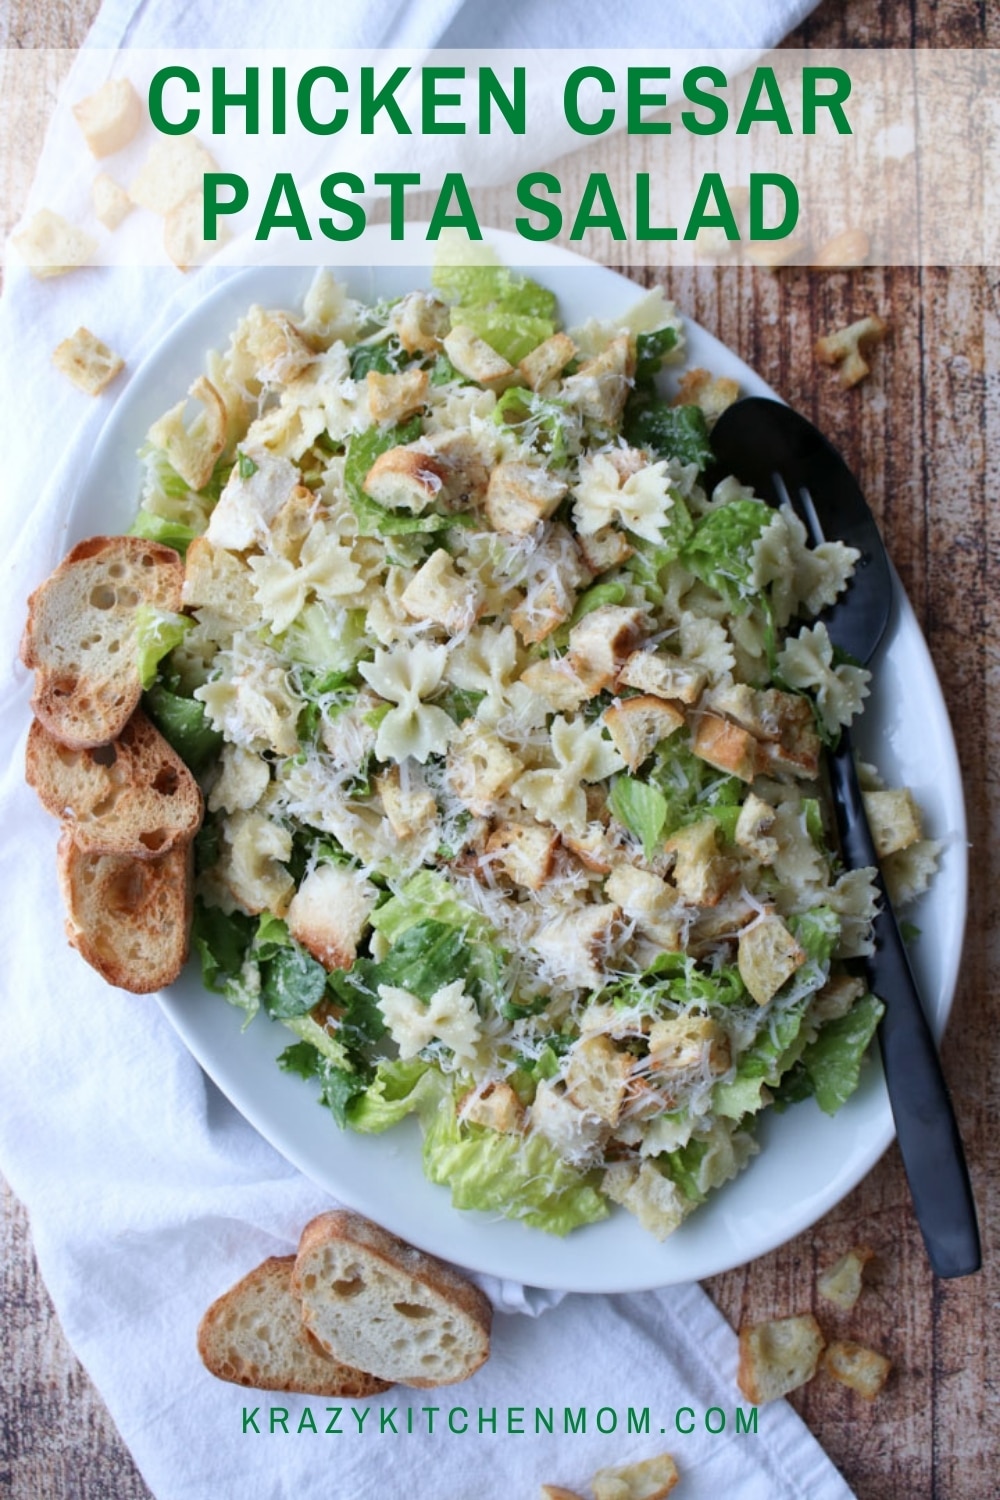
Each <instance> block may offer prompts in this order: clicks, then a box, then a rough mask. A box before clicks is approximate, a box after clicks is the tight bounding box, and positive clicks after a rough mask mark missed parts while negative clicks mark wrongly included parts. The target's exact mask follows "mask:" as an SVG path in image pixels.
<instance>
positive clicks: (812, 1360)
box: [736, 1313, 826, 1405]
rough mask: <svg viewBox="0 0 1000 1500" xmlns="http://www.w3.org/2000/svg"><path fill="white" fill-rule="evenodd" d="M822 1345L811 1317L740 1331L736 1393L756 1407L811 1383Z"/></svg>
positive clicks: (752, 1325) (822, 1342) (817, 1326)
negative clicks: (737, 1390)
mask: <svg viewBox="0 0 1000 1500" xmlns="http://www.w3.org/2000/svg"><path fill="white" fill-rule="evenodd" d="M825 1344H826V1340H825V1339H824V1337H823V1333H822V1330H821V1328H820V1326H819V1324H818V1323H817V1322H816V1319H815V1318H814V1317H813V1316H812V1314H811V1313H806V1314H804V1315H802V1316H799V1317H791V1318H772V1319H771V1320H770V1321H769V1322H766V1323H751V1324H749V1325H747V1326H745V1327H743V1328H741V1329H740V1365H739V1371H738V1374H737V1376H736V1379H737V1383H738V1385H739V1388H740V1390H741V1391H742V1392H743V1394H744V1396H746V1398H747V1400H748V1401H753V1402H755V1403H757V1404H758V1405H759V1404H760V1403H761V1402H764V1401H775V1400H777V1399H778V1397H779V1396H787V1395H788V1393H789V1391H794V1390H797V1389H798V1387H799V1386H800V1385H805V1384H807V1382H808V1381H810V1380H812V1378H813V1376H814V1375H815V1374H816V1370H817V1368H818V1366H819V1357H820V1355H821V1354H822V1352H823V1349H824V1346H825Z"/></svg>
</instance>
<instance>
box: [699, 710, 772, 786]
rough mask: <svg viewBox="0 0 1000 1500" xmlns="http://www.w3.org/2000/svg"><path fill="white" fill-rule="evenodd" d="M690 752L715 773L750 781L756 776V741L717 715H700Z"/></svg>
mask: <svg viewBox="0 0 1000 1500" xmlns="http://www.w3.org/2000/svg"><path fill="white" fill-rule="evenodd" d="M691 753H692V754H693V755H697V757H698V759H699V760H703V761H706V762H707V764H708V765H710V766H715V768H716V770H718V771H725V772H726V774H727V775H729V776H737V777H739V779H740V781H753V779H754V776H755V775H756V774H757V741H756V740H755V739H754V737H753V735H752V734H749V733H748V732H747V731H746V730H745V729H741V728H740V727H739V725H738V724H730V723H729V721H728V720H727V719H720V718H719V717H718V715H717V714H704V713H700V714H698V715H697V718H696V719H695V723H694V727H693V730H692V734H691Z"/></svg>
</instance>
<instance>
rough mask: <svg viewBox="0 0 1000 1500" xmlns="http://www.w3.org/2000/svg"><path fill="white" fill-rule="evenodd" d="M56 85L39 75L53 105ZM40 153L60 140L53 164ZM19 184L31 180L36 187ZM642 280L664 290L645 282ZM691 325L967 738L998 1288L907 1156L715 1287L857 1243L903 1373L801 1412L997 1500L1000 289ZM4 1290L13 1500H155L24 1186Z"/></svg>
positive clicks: (939, 41) (45, 28) (973, 1082)
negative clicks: (69, 1309) (901, 586)
mask: <svg viewBox="0 0 1000 1500" xmlns="http://www.w3.org/2000/svg"><path fill="white" fill-rule="evenodd" d="M96 8H97V7H96V4H95V0H60V3H53V4H49V5H47V6H44V7H43V8H39V7H38V6H37V5H36V4H35V3H32V0H5V5H4V7H3V11H2V13H0V40H2V41H3V42H4V43H5V45H7V46H20V47H47V48H54V47H66V48H72V47H75V46H77V45H79V43H80V41H81V40H82V38H83V37H84V35H85V34H86V30H87V27H88V25H89V23H90V20H91V19H92V16H93V14H94V13H95V12H96ZM789 45H797V46H895V47H910V46H921V47H925V46H952V47H955V46H961V47H988V46H991V45H992V46H993V47H997V46H1000V9H998V8H997V7H995V6H989V5H987V4H983V3H980V4H972V3H960V0H903V3H899V4H892V3H891V0H826V3H824V4H822V5H821V6H820V7H819V10H818V11H817V12H816V13H815V15H814V16H813V17H812V18H811V19H810V20H809V21H807V22H806V23H805V24H804V25H803V26H802V27H801V28H800V29H799V30H798V31H797V32H796V33H795V34H794V35H793V37H791V38H790V39H789ZM59 70H60V69H59V65H58V64H57V63H54V64H53V65H52V66H51V67H49V69H48V70H47V71H46V70H44V69H43V70H40V75H39V76H40V80H41V81H40V83H39V87H40V88H44V89H45V90H46V92H48V93H51V90H52V88H53V87H54V85H55V83H56V82H57V81H58V76H57V75H58V72H59ZM34 144H35V146H36V148H37V145H38V144H40V142H35V143H34ZM31 146H32V142H31V141H25V142H19V144H18V150H17V152H16V155H17V158H18V163H17V172H15V173H14V174H13V175H12V171H11V168H10V164H9V161H8V163H7V165H6V168H5V171H6V176H4V177H0V205H2V206H3V212H4V219H5V222H4V224H3V225H2V226H0V227H2V228H3V229H4V231H5V230H6V228H7V227H9V223H10V222H11V220H12V219H13V218H16V216H17V212H18V197H17V195H18V192H20V191H23V190H24V188H26V186H27V181H28V175H29V173H28V166H27V165H26V164H27V163H30V160H31V159H32V158H31V151H30V148H31ZM18 173H19V174H20V175H17V174H18ZM646 279H649V278H648V276H647V278H646ZM666 280H667V287H668V292H669V293H670V294H671V295H673V296H674V297H675V298H676V299H677V301H678V303H679V304H680V306H681V307H682V308H683V310H684V311H685V312H687V313H689V314H690V315H691V316H693V317H694V318H696V319H697V320H698V321H699V322H701V323H702V324H703V325H704V326H705V327H707V328H709V329H711V330H712V332H714V333H716V334H717V335H718V336H719V337H720V338H721V339H722V340H723V341H724V342H725V343H726V344H728V345H730V346H732V348H734V349H735V350H737V351H738V352H739V354H740V355H742V357H743V358H744V359H745V360H747V361H748V363H750V364H751V365H753V366H754V367H755V368H756V369H757V370H759V371H760V373H761V375H763V377H764V378H765V379H766V380H767V381H769V382H770V383H771V384H772V385H773V386H774V387H775V388H776V389H777V390H778V391H779V392H780V393H781V394H782V395H783V396H785V397H786V398H788V399H789V400H790V401H791V402H793V403H794V404H795V405H796V406H798V407H799V408H800V409H801V410H803V411H804V412H806V413H807V414H808V415H809V416H810V417H812V419H813V420H814V421H815V422H817V423H818V424H819V425H820V426H821V427H822V428H823V429H824V430H825V431H826V432H827V433H828V435H829V436H830V437H831V438H832V440H833V441H834V442H835V443H837V444H838V445H839V446H840V447H841V449H842V451H843V452H844V454H845V455H846V457H847V459H848V461H849V462H850V464H851V466H852V467H853V468H854V469H855V471H856V472H857V473H858V475H859V477H860V479H861V482H862V486H863V488H864V489H865V491H866V493H867V495H868V497H869V499H870V500H871V501H872V503H873V505H874V507H875V509H876V510H877V511H878V512H879V514H880V517H881V520H882V523H883V528H884V532H885V535H886V538H887V541H888V544H889V547H890V550H891V552H892V555H893V558H894V560H895V563H896V566H897V568H898V569H899V572H900V574H901V575H902V578H903V581H904V583H905V585H906V588H907V591H908V593H909V596H910V599H911V601H912V603H913V606H914V608H915V610H916V612H917V615H918V617H919V619H920V622H921V625H922V627H923V629H924V632H925V634H926V636H927V640H928V642H929V644H930V649H931V652H932V654H933V657H934V660H935V663H936V665H937V670H938V673H939V675H940V678H941V682H942V685H943V688H944V692H945V696H946V698H947V701H948V705H949V709H950V712H951V715H952V721H953V723H954V726H955V729H956V737H957V740H958V745H959V753H960V757H961V762H962V770H963V774H964V778H965V789H966V797H967V802H968V810H969V824H970V828H971V829H972V830H973V833H972V837H973V848H972V872H973V874H972V885H971V900H970V909H969V925H968V933H967V939H966V950H965V962H964V967H963V973H962V978H961V983H960V987H959V993H958V996H957V999H956V1002H955V1009H954V1012H953V1016H952V1021H951V1025H950V1028H949V1033H948V1037H947V1039H946V1041H945V1044H944V1062H945V1068H946V1071H947V1073H948V1076H949V1078H950V1080H951V1085H952V1089H953V1093H954V1096H955V1103H956V1108H957V1112H958V1116H959V1120H960V1124H961V1127H962V1131H963V1134H964V1138H965V1142H966V1146H967V1150H968V1155H969V1160H970V1165H971V1171H972V1175H973V1180H974V1185H975V1189H976V1194H977V1198H978V1202H979V1208H980V1218H981V1227H982V1234H983V1246H984V1254H985V1267H986V1268H985V1270H984V1271H983V1272H982V1273H981V1274H980V1275H979V1276H977V1277H973V1278H969V1279H966V1280H964V1281H959V1282H953V1283H947V1282H941V1283H935V1281H934V1279H933V1278H932V1277H931V1275H930V1272H929V1270H928V1268H927V1264H926V1261H925V1258H924V1254H923V1249H922V1245H921V1240H920V1235H919V1232H918V1230H917V1227H916V1224H915V1221H914V1217H913V1213H912V1210H911V1208H910V1204H909V1199H908V1195H907V1188H906V1183H905V1180H904V1177H903V1172H902V1169H901V1165H900V1161H899V1157H898V1153H897V1151H896V1149H895V1148H892V1149H891V1150H890V1151H889V1152H888V1153H887V1155H886V1156H885V1157H884V1158H883V1160H882V1161H881V1162H880V1163H879V1165H878V1166H877V1167H876V1168H875V1170H874V1171H873V1172H872V1173H871V1174H870V1175H869V1176H868V1177H867V1178H866V1180H865V1181H864V1182H863V1183H862V1184H861V1185H860V1186H859V1187H858V1188H857V1189H856V1190H855V1191H854V1192H853V1193H852V1194H851V1195H850V1196H849V1197H848V1198H847V1199H845V1201H844V1202H843V1203H841V1204H840V1206H839V1207H838V1208H836V1209H835V1210H834V1211H833V1212H832V1213H830V1214H829V1215H828V1216H827V1217H826V1218H825V1219H824V1220H822V1222H821V1223H819V1224H818V1225H816V1226H815V1227H814V1228H813V1229H812V1230H810V1231H809V1232H808V1233H806V1234H803V1235H800V1236H799V1237H798V1238H797V1239H795V1240H793V1241H792V1242H791V1243H790V1244H788V1245H785V1246H783V1247H782V1248H781V1249H780V1250H777V1251H775V1252H773V1253H772V1254H770V1255H768V1256H765V1257H764V1258H763V1259H761V1260H758V1261H755V1262H754V1263H753V1264H752V1265H750V1266H747V1267H744V1268H743V1269H742V1270H739V1271H733V1272H730V1273H729V1274H728V1275H725V1276H719V1277H716V1278H714V1279H713V1280H712V1281H710V1282H708V1283H707V1289H708V1291H709V1292H710V1293H711V1295H712V1296H713V1297H714V1298H715V1300H716V1302H717V1303H718V1305H719V1306H720V1308H721V1309H722V1310H723V1312H724V1313H725V1314H726V1316H727V1317H728V1318H729V1319H730V1321H731V1322H732V1323H733V1324H734V1325H735V1326H738V1325H739V1323H740V1322H741V1321H745V1320H747V1319H755V1318H761V1317H767V1316H774V1315H777V1314H783V1313H792V1312H803V1311H806V1310H808V1309H809V1308H810V1307H812V1306H813V1303H814V1287H815V1278H816V1272H817V1268H818V1267H822V1266H823V1265H824V1264H826V1263H828V1262H829V1261H830V1260H832V1259H834V1258H835V1257H836V1256H837V1255H838V1254H840V1253H841V1252H842V1251H843V1250H845V1249H846V1248H847V1247H848V1246H850V1245H852V1244H859V1243H867V1244H869V1245H870V1246H871V1247H872V1248H873V1249H874V1250H875V1251H876V1253H877V1260H876V1262H875V1263H874V1265H873V1268H872V1269H873V1271H874V1274H873V1275H872V1276H871V1287H870V1290H869V1291H868V1292H867V1294H866V1297H865V1300H864V1302H863V1303H862V1304H861V1306H860V1308H859V1309H858V1310H857V1311H856V1313H854V1314H841V1315H839V1320H838V1317H837V1316H833V1315H831V1309H830V1307H829V1304H821V1305H820V1307H819V1308H817V1311H818V1312H819V1314H820V1316H821V1319H822V1321H823V1322H824V1325H825V1326H826V1327H828V1328H829V1329H830V1330H831V1331H832V1332H834V1333H835V1334H836V1333H840V1332H843V1333H844V1335H845V1336H846V1335H848V1334H852V1333H853V1334H857V1333H858V1332H859V1330H863V1337H864V1339H865V1341H866V1342H868V1343H870V1344H871V1345H873V1346H874V1347H877V1348H880V1349H882V1350H884V1351H885V1352H886V1353H887V1354H888V1355H889V1356H890V1357H891V1358H892V1360H893V1374H892V1376H891V1379H890V1382H889V1384H888V1386H887V1387H886V1389H885V1391H884V1392H883V1394H882V1396H881V1397H880V1398H879V1399H878V1401H877V1402H875V1403H874V1404H873V1405H869V1404H868V1403H866V1402H864V1401H863V1400H861V1399H860V1398H859V1397H857V1396H856V1395H854V1394H853V1393H852V1392H850V1391H848V1390H846V1389H845V1388H843V1387H840V1386H837V1385H835V1384H834V1383H833V1382H832V1381H824V1380H817V1381H815V1382H814V1383H813V1384H812V1385H811V1386H809V1387H806V1388H805V1390H803V1391H801V1392H799V1393H797V1394H796V1395H795V1396H793V1397H792V1400H793V1404H794V1405H795V1406H796V1408H797V1409H798V1410H799V1411H800V1412H801V1414H802V1415H803V1417H804V1418H805V1420H806V1421H807V1422H808V1424H809V1426H810V1427H811V1429H812V1431H813V1432H814V1433H815V1434H816V1436H817V1438H818V1439H819V1440H820V1442H821V1443H822V1444H823V1446H824V1448H825V1449H826V1451H827V1453H828V1454H829V1455H830V1457H831V1458H832V1460H833V1461H834V1463H836V1464H837V1465H838V1467H839V1468H840V1469H841V1470H842V1472H843V1474H844V1476H845V1477H846V1479H847V1480H848V1482H849V1483H850V1484H851V1486H852V1487H853V1488H854V1489H855V1491H856V1493H857V1495H858V1496H859V1497H860V1500H904V1497H905V1500H984V1497H986V1496H987V1495H988V1494H990V1493H995V1492H996V1491H995V1485H996V1483H997V1481H996V1479H995V1473H996V1466H997V1461H998V1459H1000V1401H998V1400H997V1385H998V1377H1000V1366H998V1363H997V1358H996V1355H995V1353H994V1350H995V1347H996V1344H997V1342H998V1339H997V1331H996V1313H995V1309H996V1307H997V1305H998V1298H1000V1285H998V1269H997V1262H996V1255H995V1250H996V1243H995V1242H996V1230H995V1222H996V1212H997V1208H998V1185H997V1174H996V1172H995V1169H994V1170H993V1171H992V1172H991V1165H992V1162H993V1161H994V1160H995V1151H996V1141H997V1139H998V1134H1000V1120H998V1107H997V1090H996V1087H995V1074H996V1066H997V1062H996V1059H997V1048H996V1043H995V1025H994V1022H993V1018H992V1014H991V1011H992V1005H993V998H994V993H995V991H996V987H997V979H998V962H997V960H998V922H997V916H998V912H997V905H998V892H1000V870H998V856H997V849H998V847H1000V796H998V790H1000V787H998V774H997V769H996V765H997V760H996V757H1000V704H998V689H1000V670H998V669H1000V658H998V639H1000V637H998V635H997V630H996V625H997V613H998V603H1000V576H998V566H1000V509H998V505H997V490H998V480H1000V472H998V467H1000V271H998V270H997V269H996V268H992V269H989V268H984V269H968V270H960V271H948V270H942V269H922V270H921V269H913V268H896V269H866V270H862V271H856V272H851V273H845V272H822V273H821V272H811V271H808V270H800V269H785V270H783V271H781V272H779V273H777V274H772V273H769V272H765V271H759V270H739V269H727V270H719V269H707V268H701V269H693V270H678V271H674V272H672V273H670V274H669V276H668V277H667V278H666ZM869 311H877V312H878V313H879V314H880V315H881V316H882V317H884V318H886V319H887V320H888V321H889V322H890V324H891V325H892V336H891V339H890V341H889V342H888V344H887V345H886V346H884V347H883V348H882V349H881V350H880V351H879V352H878V354H877V356H876V360H875V364H874V369H873V374H872V376H871V378H870V379H869V380H867V381H866V382H864V383H863V384H862V385H860V386H858V387H857V388H856V389H854V390H852V391H848V392H844V391H841V390H840V388H839V386H838V385H837V383H836V380H835V379H832V378H830V377H829V375H828V373H827V372H824V371H818V370H817V368H816V365H815V362H814V359H813V356H812V345H813V342H814V339H815V338H816V336H817V334H819V333H820V332H826V331H829V330H830V329H832V328H835V327H839V326H841V325H843V324H845V323H849V322H851V321H853V320H854V319H855V318H857V317H860V316H862V315H863V314H865V313H867V312H869ZM2 1235H3V1263H2V1273H0V1301H2V1318H3V1325H2V1326H3V1329H4V1338H3V1348H2V1352H0V1385H2V1391H3V1407H2V1410H3V1425H2V1434H3V1437H2V1451H0V1492H2V1493H4V1494H7V1495H10V1496H11V1497H13V1500H63V1497H66V1496H77V1495H80V1496H113V1497H115V1500H138V1497H144V1496H147V1495H148V1493H149V1492H148V1490H147V1489H146V1486H145V1485H144V1484H143V1481H142V1479H141V1477H140V1476H139V1474H138V1473H137V1471H136V1469H135V1466H134V1465H133V1463H132V1461H131V1459H130V1457H129V1455H128V1452H127V1450H126V1449H125V1448H124V1445H123V1444H122V1442H121V1440H120V1438H119V1437H118V1434H117V1432H116V1431H115V1428H114V1426H113V1424H112V1422H111V1420H110V1418H109V1417H108V1415H107V1413H106V1411H105V1409H104V1406H103V1404H102V1402H101V1400H100V1397H99V1396H98V1394H97V1392H96V1391H95V1390H94V1388H93V1386H92V1385H91V1383H90V1382H89V1380H88V1378H87V1376H86V1374H85V1373H84V1371H83V1370H82V1368H81V1367H80V1365H79V1363H78V1362H77V1360H76V1359H75V1358H74V1356H73V1354H72V1352H71V1351H70V1349H69V1348H68V1346H67V1345H66V1343H65V1340H64V1339H63V1337H62V1334H61V1331H60V1329H59V1326H58V1322H57V1320H56V1318H55V1314H54V1313H53V1311H52V1307H51V1304H50V1302H49V1299H48V1296H47V1294H46V1292H45V1288H44V1286H43V1285H42V1283H41V1281H40V1279H39V1276H38V1272H37V1268H36V1266H35V1262H34V1257H33V1253H32V1247H31V1236H30V1230H29V1227H28V1223H27V1219H26V1215H25V1214H24V1211H23V1209H22V1208H21V1207H20V1205H19V1204H18V1203H17V1201H16V1200H15V1199H14V1198H13V1196H12V1194H11V1193H10V1191H9V1189H7V1188H6V1186H4V1194H3V1215H2Z"/></svg>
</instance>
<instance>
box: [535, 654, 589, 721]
mask: <svg viewBox="0 0 1000 1500" xmlns="http://www.w3.org/2000/svg"><path fill="white" fill-rule="evenodd" d="M521 681H522V682H523V683H524V685H525V687H529V688H530V689H531V691H532V692H533V693H537V694H538V695H539V697H541V698H544V699H545V702H546V706H547V707H548V708H550V709H552V710H554V711H555V712H556V713H560V714H566V713H572V712H573V711H574V709H577V708H579V707H580V704H581V703H586V701H587V699H588V698H590V697H591V696H592V694H591V692H590V689H589V688H588V687H587V685H586V684H585V683H583V682H581V681H580V679H579V677H578V676H577V675H576V673H575V672H574V670H573V668H572V666H571V665H570V663H569V662H568V661H558V660H553V659H552V658H549V659H548V660H547V661H534V662H532V663H531V665H530V666H528V667H525V669H524V671H523V672H522V673H521Z"/></svg>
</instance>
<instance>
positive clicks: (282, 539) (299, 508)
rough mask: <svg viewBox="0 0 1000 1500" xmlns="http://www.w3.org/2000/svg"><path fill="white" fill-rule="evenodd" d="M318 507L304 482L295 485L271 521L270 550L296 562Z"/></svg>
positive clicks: (318, 504) (318, 511)
mask: <svg viewBox="0 0 1000 1500" xmlns="http://www.w3.org/2000/svg"><path fill="white" fill-rule="evenodd" d="M320 509H321V507H320V503H319V501H318V500H317V498H316V496H315V495H314V494H313V492H312V490H310V489H307V488H306V486H305V485H304V484H300V485H296V487H295V489H294V490H292V493H291V494H290V495H289V497H288V499H287V500H286V501H285V503H284V505H283V506H282V507H281V509H280V510H279V511H278V514H277V515H276V516H275V518H274V520H273V521H272V522H271V539H270V550H271V551H272V552H274V553H276V554H277V555H278V556H279V557H284V558H285V559H286V560H287V561H288V562H292V563H295V564H298V561H299V558H300V555H301V553H302V544H303V542H304V541H305V539H306V537H307V536H308V535H309V533H310V531H312V529H313V526H314V525H315V524H316V521H317V519H318V518H319V514H320ZM258 612H259V611H258Z"/></svg>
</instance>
